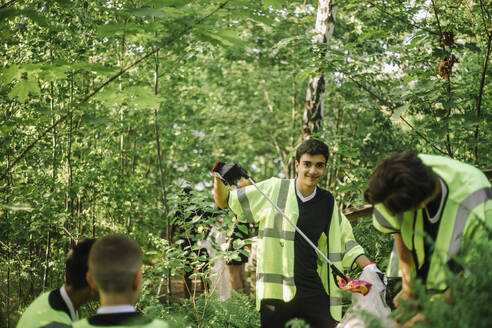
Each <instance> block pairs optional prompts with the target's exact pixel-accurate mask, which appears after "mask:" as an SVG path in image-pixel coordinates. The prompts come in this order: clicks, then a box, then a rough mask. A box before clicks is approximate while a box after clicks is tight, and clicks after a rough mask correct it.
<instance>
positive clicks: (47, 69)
mask: <svg viewBox="0 0 492 328" xmlns="http://www.w3.org/2000/svg"><path fill="white" fill-rule="evenodd" d="M68 71H70V67H69V66H68V65H46V66H44V67H42V71H41V73H40V74H39V77H40V78H42V79H43V80H46V81H56V80H61V79H64V78H66V77H67V72H68Z"/></svg>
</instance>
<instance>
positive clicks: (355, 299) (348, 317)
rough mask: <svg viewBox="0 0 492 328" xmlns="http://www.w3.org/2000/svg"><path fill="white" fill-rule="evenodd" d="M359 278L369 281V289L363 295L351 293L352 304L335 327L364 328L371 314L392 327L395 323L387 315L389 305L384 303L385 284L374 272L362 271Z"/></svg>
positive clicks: (385, 325) (384, 325)
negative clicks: (370, 285)
mask: <svg viewBox="0 0 492 328" xmlns="http://www.w3.org/2000/svg"><path fill="white" fill-rule="evenodd" d="M359 279H360V280H364V281H367V282H370V283H371V284H372V287H371V290H370V291H369V293H368V294H367V295H365V296H363V295H361V294H358V293H354V294H352V306H351V307H350V308H349V309H348V311H347V313H345V315H344V316H343V318H342V321H340V323H339V324H338V325H337V328H365V327H366V323H365V322H366V320H368V318H370V317H371V315H372V316H373V318H377V319H379V320H380V322H381V325H382V326H383V327H388V328H393V327H396V324H395V323H394V322H393V320H391V319H390V318H389V317H388V315H389V314H390V313H391V309H390V307H389V306H388V305H387V304H386V301H385V300H386V286H385V285H384V284H383V282H382V281H381V279H379V276H378V274H377V273H376V272H370V271H363V272H362V274H361V275H360V277H359Z"/></svg>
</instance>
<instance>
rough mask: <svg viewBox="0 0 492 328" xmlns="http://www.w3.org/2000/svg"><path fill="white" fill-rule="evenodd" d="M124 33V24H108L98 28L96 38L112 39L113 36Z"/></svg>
mask: <svg viewBox="0 0 492 328" xmlns="http://www.w3.org/2000/svg"><path fill="white" fill-rule="evenodd" d="M124 31H125V24H124V23H117V22H110V23H108V24H104V25H102V26H99V28H98V29H97V36H99V37H112V36H115V35H120V34H123V32H124Z"/></svg>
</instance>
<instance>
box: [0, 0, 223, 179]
mask: <svg viewBox="0 0 492 328" xmlns="http://www.w3.org/2000/svg"><path fill="white" fill-rule="evenodd" d="M227 3H229V0H228V1H225V2H223V3H222V4H220V5H219V6H218V7H217V8H216V9H215V10H213V11H212V12H210V13H209V14H208V15H206V16H204V17H202V18H201V19H200V20H198V21H197V22H196V23H195V24H194V25H190V26H188V27H186V28H185V29H184V30H183V31H181V32H180V33H178V34H175V35H174V37H171V38H170V39H169V40H168V42H167V44H166V45H170V44H172V43H173V42H174V41H176V40H178V39H179V38H180V37H181V36H183V35H184V34H186V33H188V32H189V31H190V30H191V29H193V28H194V27H196V26H197V25H199V24H201V23H202V22H203V21H204V20H206V19H207V18H209V17H210V16H212V15H213V14H215V13H216V12H217V11H219V10H220V9H222V8H224V7H225V6H226V5H227ZM159 49H160V48H156V49H154V50H153V51H151V52H149V53H148V54H146V55H145V56H143V57H141V58H139V59H137V60H136V61H134V62H133V63H132V64H130V65H128V66H127V67H125V68H123V69H122V70H120V71H119V72H118V73H117V74H115V75H114V76H112V77H111V78H109V79H108V80H107V81H106V82H104V83H103V84H101V85H100V86H99V87H97V88H96V89H95V90H94V91H92V92H91V93H89V94H88V95H87V96H85V97H84V98H83V99H82V100H81V101H80V102H79V104H78V105H79V106H80V105H82V104H84V103H86V102H87V101H88V100H89V99H91V98H92V97H93V96H94V95H96V94H97V93H98V92H99V91H101V90H102V89H103V88H104V87H105V86H107V85H108V84H110V83H111V82H113V81H114V80H116V79H117V78H118V77H120V76H121V75H123V74H125V73H126V72H128V71H129V70H130V69H131V68H133V67H135V66H137V65H138V64H140V63H141V62H142V61H144V60H146V59H147V58H149V57H151V56H152V55H154V54H155V53H157V51H159ZM74 107H76V106H74ZM70 113H71V111H69V112H68V113H67V114H65V115H63V116H61V117H60V118H59V119H58V120H57V121H56V122H54V123H53V124H52V125H51V126H50V127H49V128H47V129H45V130H44V131H43V133H41V134H40V135H39V136H38V137H37V138H36V139H35V140H34V141H33V142H32V143H31V144H30V145H29V146H27V148H26V149H24V151H22V153H21V154H20V155H19V156H18V157H17V158H15V159H14V160H13V161H12V163H11V165H10V166H9V167H7V169H6V170H5V171H4V172H3V174H2V176H1V177H0V181H1V180H3V179H5V178H6V177H7V175H8V174H9V172H10V170H11V169H12V168H13V167H14V166H15V165H16V164H17V163H18V162H19V161H20V160H21V159H22V158H24V156H25V155H26V154H27V153H28V152H29V151H30V150H31V149H32V148H33V147H34V146H35V145H36V144H37V143H38V142H39V141H40V140H41V139H43V138H44V137H45V136H46V135H47V134H48V132H50V131H51V130H52V129H54V128H55V127H56V126H57V125H58V124H60V123H61V122H63V121H65V120H66V119H67V118H68V117H69V116H70Z"/></svg>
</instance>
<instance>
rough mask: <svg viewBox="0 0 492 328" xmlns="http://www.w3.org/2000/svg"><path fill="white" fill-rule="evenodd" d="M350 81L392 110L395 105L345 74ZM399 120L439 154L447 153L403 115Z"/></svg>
mask: <svg viewBox="0 0 492 328" xmlns="http://www.w3.org/2000/svg"><path fill="white" fill-rule="evenodd" d="M346 76H347V77H348V78H349V79H350V80H351V81H353V82H354V83H355V84H357V85H358V86H359V87H360V88H361V89H363V90H364V91H366V92H367V93H369V94H370V95H371V96H373V97H374V98H376V99H377V100H379V101H380V102H381V103H382V104H383V105H386V106H388V107H389V108H390V109H391V110H394V109H395V107H394V106H393V105H391V104H390V103H388V102H387V101H386V100H385V99H383V98H381V97H380V96H379V95H377V94H375V93H374V92H372V90H370V89H369V88H367V87H366V86H365V85H363V84H362V83H360V82H359V81H357V80H355V79H354V78H352V77H351V76H348V75H346ZM400 120H402V121H403V123H405V124H406V125H408V126H409V127H410V128H411V129H412V130H413V131H414V132H415V133H416V134H417V135H418V136H419V137H421V138H422V139H424V140H425V142H427V143H428V144H429V145H430V146H431V147H432V148H434V149H435V150H437V151H438V152H440V153H441V154H444V155H447V153H446V152H445V151H443V150H441V149H440V148H439V147H437V146H436V145H434V144H433V143H432V142H431V141H430V140H429V139H428V138H427V137H426V136H424V135H423V134H422V133H420V132H419V131H418V130H417V129H415V127H414V126H413V125H412V124H410V122H408V121H407V120H406V119H405V118H404V117H403V116H401V115H400Z"/></svg>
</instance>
